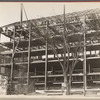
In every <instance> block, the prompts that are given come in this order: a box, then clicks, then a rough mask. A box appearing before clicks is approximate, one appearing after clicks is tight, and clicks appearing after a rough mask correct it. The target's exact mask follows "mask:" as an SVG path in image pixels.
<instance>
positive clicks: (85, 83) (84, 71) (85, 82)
mask: <svg viewBox="0 0 100 100" xmlns="http://www.w3.org/2000/svg"><path fill="white" fill-rule="evenodd" d="M85 20H86V18H85ZM85 20H84V21H83V22H84V23H83V24H84V26H83V28H84V34H83V35H84V60H83V81H84V82H83V87H84V96H85V95H86V89H87V79H86V23H85Z"/></svg>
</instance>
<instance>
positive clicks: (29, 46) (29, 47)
mask: <svg viewBox="0 0 100 100" xmlns="http://www.w3.org/2000/svg"><path fill="white" fill-rule="evenodd" d="M30 57H31V23H29V44H28V68H27V85H29V78H30V75H29V69H30V59H31V58H30Z"/></svg>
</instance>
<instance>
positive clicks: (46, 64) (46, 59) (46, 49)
mask: <svg viewBox="0 0 100 100" xmlns="http://www.w3.org/2000/svg"><path fill="white" fill-rule="evenodd" d="M46 24H47V26H46V32H47V33H46V48H45V56H46V58H45V91H46V90H47V66H48V43H47V34H48V21H47V22H46Z"/></svg>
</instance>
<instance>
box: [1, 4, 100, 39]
mask: <svg viewBox="0 0 100 100" xmlns="http://www.w3.org/2000/svg"><path fill="white" fill-rule="evenodd" d="M20 4H21V3H19V2H17V3H14V2H8V3H7V2H6V3H5V2H0V27H1V26H4V25H7V24H10V23H14V22H17V21H20ZM23 5H24V8H25V11H26V13H27V17H28V19H34V18H40V17H46V16H53V15H58V14H63V5H65V8H66V13H69V12H75V11H82V10H86V9H94V8H100V2H84V3H83V2H76V3H75V2H72V3H71V2H69V3H67V2H66V3H63V2H62V3H61V2H59V3H55V2H54V3H53V2H51V3H50V2H49V3H47V2H41V3H36V2H31V3H28V2H26V3H25V2H24V3H23ZM23 20H26V17H25V14H23ZM1 39H2V41H3V40H5V39H6V38H4V37H1Z"/></svg>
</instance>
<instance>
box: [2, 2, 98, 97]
mask: <svg viewBox="0 0 100 100" xmlns="http://www.w3.org/2000/svg"><path fill="white" fill-rule="evenodd" d="M65 10H66V9H65V6H64V11H63V14H62V15H56V16H50V17H42V18H37V19H31V20H28V19H27V14H26V12H25V9H24V6H23V5H22V4H21V10H20V11H21V13H20V14H21V15H20V22H15V23H11V24H9V25H5V26H2V27H0V34H2V35H4V36H6V37H7V38H9V39H10V41H9V42H1V43H0V84H2V86H1V87H0V89H1V90H3V93H1V94H6V95H7V94H32V93H36V92H41V93H43V94H61V95H62V94H69V95H72V94H74V93H76V94H82V95H86V94H87V93H88V92H94V93H100V9H90V10H85V11H78V12H73V13H67V14H66V13H65ZM23 13H25V15H26V20H25V21H23ZM2 88H3V89H2Z"/></svg>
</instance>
